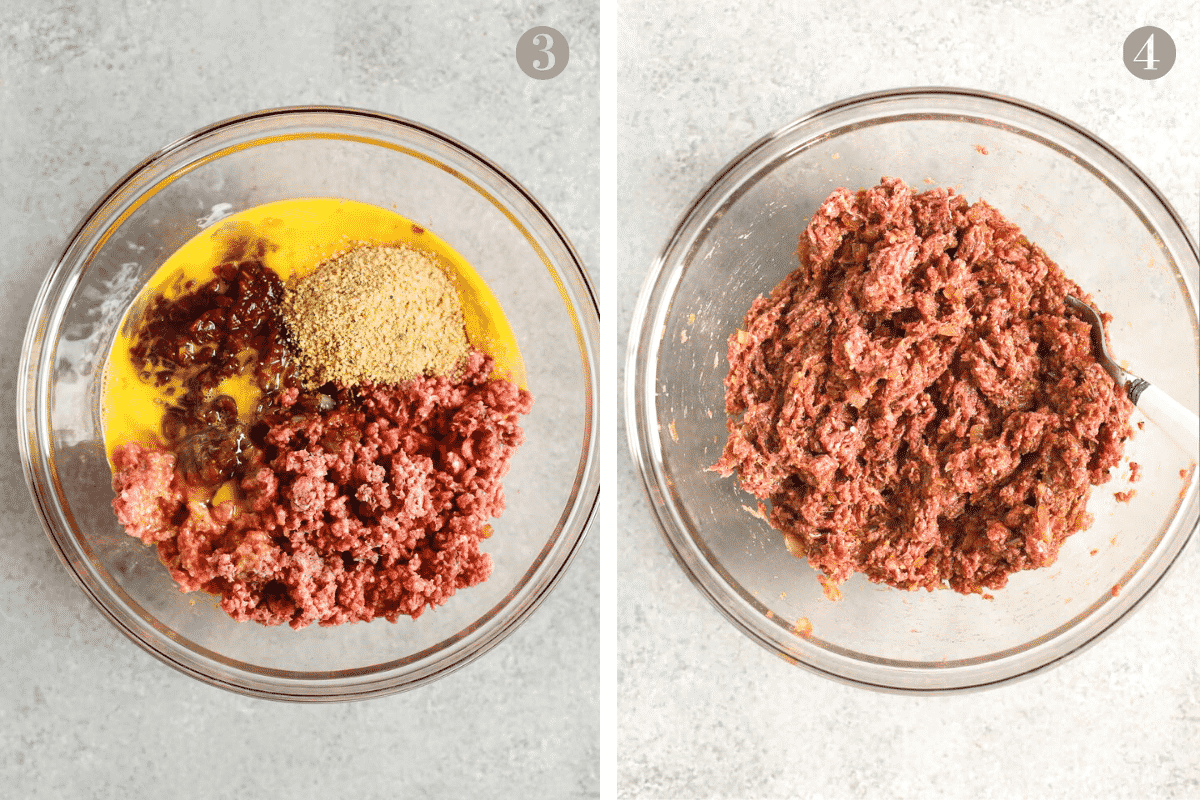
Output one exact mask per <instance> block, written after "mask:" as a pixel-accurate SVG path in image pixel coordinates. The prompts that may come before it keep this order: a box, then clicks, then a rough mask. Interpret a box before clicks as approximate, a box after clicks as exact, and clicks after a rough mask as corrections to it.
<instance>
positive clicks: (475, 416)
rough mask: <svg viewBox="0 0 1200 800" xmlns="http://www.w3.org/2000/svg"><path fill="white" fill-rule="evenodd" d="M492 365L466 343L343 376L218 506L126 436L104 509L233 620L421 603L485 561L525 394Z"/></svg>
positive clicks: (343, 618)
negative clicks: (390, 377)
mask: <svg viewBox="0 0 1200 800" xmlns="http://www.w3.org/2000/svg"><path fill="white" fill-rule="evenodd" d="M492 363H493V362H492V359H491V358H490V357H487V356H484V355H483V354H481V353H479V352H472V354H471V356H470V358H469V360H468V363H467V366H466V368H465V370H464V375H463V376H462V377H461V379H460V380H459V381H458V382H451V381H450V380H448V379H446V378H442V377H418V378H414V379H412V380H409V381H406V382H404V383H401V384H396V385H378V386H373V385H370V384H367V385H364V386H361V387H357V388H355V389H353V390H351V389H341V390H339V391H338V393H337V394H336V396H335V397H334V398H333V399H334V405H333V407H332V408H329V409H328V410H323V411H299V410H297V411H296V412H295V413H290V414H284V415H282V417H281V418H280V419H275V420H274V421H272V422H271V425H270V430H269V432H267V434H266V440H267V442H268V443H269V445H270V447H271V448H273V451H272V452H270V453H269V454H268V457H267V461H266V463H267V466H265V467H262V468H261V469H259V470H258V471H257V473H255V474H253V475H251V476H250V477H247V478H245V479H243V480H242V481H241V489H242V493H243V497H242V498H241V499H240V500H239V501H238V502H236V503H235V502H232V501H231V502H225V503H221V504H219V505H217V506H216V507H215V508H214V507H212V506H210V504H209V503H208V502H207V501H206V498H195V497H193V498H189V490H188V488H187V486H186V485H185V484H184V483H183V482H182V481H181V478H180V475H179V473H178V471H176V470H175V469H174V460H175V457H174V456H173V455H172V454H171V453H169V452H165V451H160V450H156V449H153V448H147V447H145V446H143V445H140V444H137V443H130V444H126V445H124V446H122V447H121V448H119V449H118V450H117V451H116V453H115V455H114V467H115V471H114V478H113V488H114V490H116V492H117V495H118V496H117V499H116V500H115V501H114V502H113V507H114V509H115V510H116V512H117V517H118V519H119V520H120V521H121V523H122V525H124V526H125V528H126V530H127V532H128V533H129V534H130V535H132V536H136V537H137V538H140V539H141V540H142V541H143V542H145V543H147V544H157V546H158V552H159V556H160V558H161V559H162V561H163V563H164V564H166V566H167V568H168V569H170V571H171V575H172V577H174V579H175V580H176V581H177V582H178V583H179V586H180V588H181V589H182V590H183V591H185V592H187V591H197V590H199V591H204V592H210V593H212V594H216V595H219V596H220V597H221V607H222V608H223V609H224V610H225V611H226V612H227V613H228V614H229V615H230V616H231V617H233V618H234V619H237V620H255V621H257V622H261V623H263V624H266V625H279V624H283V623H287V624H289V625H291V626H292V627H293V628H302V627H304V626H306V625H309V624H311V623H313V622H318V623H320V624H322V625H336V624H339V623H344V622H358V621H369V620H371V619H373V618H375V617H385V618H387V619H388V620H391V621H393V622H394V621H396V620H397V619H398V618H399V617H400V616H403V615H408V616H412V617H417V616H419V615H420V614H421V613H422V612H423V611H424V610H425V609H426V608H430V607H435V606H438V605H441V604H442V603H444V602H445V601H446V600H447V599H448V598H449V597H450V596H451V595H453V594H454V593H455V591H456V590H458V589H461V588H463V587H467V586H474V585H476V584H479V583H481V582H482V581H484V580H486V579H487V577H488V576H489V575H490V574H491V571H492V562H491V558H490V557H489V556H488V555H487V554H486V553H483V552H481V551H480V549H479V544H480V541H481V540H483V539H485V538H487V537H488V536H489V535H490V534H491V526H490V525H489V524H488V522H489V520H490V519H491V518H493V517H496V516H499V514H500V512H501V511H502V510H503V509H504V493H503V489H502V487H501V478H502V477H503V476H504V474H505V473H506V472H507V471H508V466H509V460H510V458H511V457H512V454H513V453H514V452H515V450H516V448H517V446H518V445H519V444H521V442H522V441H523V440H524V434H523V432H522V431H521V428H520V426H519V425H518V417H519V415H521V414H526V413H528V412H529V410H530V408H531V406H532V403H533V398H532V396H531V395H530V394H529V392H527V391H524V390H522V389H520V388H518V387H517V385H516V384H514V383H512V382H510V381H506V380H489V379H488V375H489V374H490V372H491V370H492ZM289 399H291V400H293V401H294V397H293V398H289Z"/></svg>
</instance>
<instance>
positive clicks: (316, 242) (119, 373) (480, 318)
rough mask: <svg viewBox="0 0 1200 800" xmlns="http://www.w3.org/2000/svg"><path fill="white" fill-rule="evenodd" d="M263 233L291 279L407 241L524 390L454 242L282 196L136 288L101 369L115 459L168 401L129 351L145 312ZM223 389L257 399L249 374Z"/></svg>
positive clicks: (508, 342) (202, 237)
mask: <svg viewBox="0 0 1200 800" xmlns="http://www.w3.org/2000/svg"><path fill="white" fill-rule="evenodd" d="M259 241H262V242H266V243H267V248H266V253H265V254H264V255H263V256H262V262H263V264H264V265H265V266H267V267H268V268H270V269H271V270H273V271H274V272H275V273H276V274H277V275H279V277H280V279H281V280H283V281H285V282H286V281H287V280H288V279H290V278H293V277H296V278H301V277H304V276H305V275H307V274H309V273H310V272H312V271H313V270H314V269H315V268H316V267H317V266H318V265H319V264H320V263H321V262H323V261H327V260H328V259H330V258H332V257H333V256H336V255H338V254H339V253H343V252H345V251H346V250H349V249H350V248H351V247H353V246H355V245H357V244H363V243H368V244H382V245H387V244H409V245H412V246H413V247H417V248H420V249H421V250H424V251H425V252H427V253H430V254H431V255H433V256H434V257H435V258H436V259H437V260H438V262H439V263H440V264H441V266H442V268H443V269H445V271H446V274H447V275H448V276H449V277H450V280H451V282H452V283H453V284H454V288H455V290H456V291H457V292H458V298H459V301H460V302H461V303H462V308H463V318H464V321H465V327H466V332H467V339H468V340H469V341H470V343H471V346H472V347H474V348H475V349H476V350H480V351H482V352H484V353H487V354H488V355H490V356H492V358H494V359H495V360H496V365H495V369H494V371H493V372H492V377H493V378H507V379H508V380H511V381H513V382H515V383H516V384H518V385H519V386H520V387H521V388H526V385H525V364H524V362H523V361H522V360H521V353H520V351H519V350H518V349H517V341H516V337H515V336H514V335H513V332H512V328H511V327H510V326H509V324H508V320H507V319H505V317H504V311H503V309H501V307H500V302H499V301H498V300H497V299H496V297H495V295H493V294H492V292H491V290H490V289H488V287H487V284H485V283H484V282H483V279H482V278H481V277H479V274H478V273H477V272H475V270H474V269H472V267H471V265H470V264H468V263H467V262H466V261H465V260H464V259H463V258H462V256H460V255H459V254H458V253H456V252H454V249H453V248H452V247H450V245H448V244H447V243H446V242H444V241H442V240H441V239H439V238H438V237H437V236H435V235H434V234H432V233H430V232H429V231H427V230H424V229H423V228H421V227H420V226H419V225H417V224H415V223H414V222H413V221H412V220H409V219H406V218H404V217H402V216H400V215H399V214H396V213H395V212H392V211H387V210H385V209H382V208H378V207H376V206H372V205H367V204H366V203H358V202H354V201H352V200H336V199H323V198H321V199H304V200H282V201H280V202H277V203H268V204H266V205H261V206H256V207H255V208H250V209H247V210H245V211H242V212H239V213H237V214H234V215H233V216H231V217H229V218H228V219H226V220H223V221H222V222H220V223H218V224H217V225H215V226H213V227H211V228H208V229H207V230H204V231H202V232H201V233H199V234H197V235H196V236H195V237H193V238H192V239H191V240H190V241H189V242H188V243H187V244H185V245H184V246H183V247H181V248H179V250H177V251H176V252H175V253H174V254H172V256H171V257H170V258H168V259H167V260H166V262H165V263H164V264H163V265H162V267H161V268H159V270H158V272H156V273H155V274H154V277H153V278H151V279H150V281H149V283H147V285H146V286H145V287H144V288H143V289H142V292H141V294H139V295H138V299H137V300H136V301H135V302H134V304H133V306H132V307H131V308H130V310H129V313H128V314H126V317H125V320H124V321H123V322H122V324H121V330H120V331H119V332H118V334H117V338H116V340H115V341H114V342H113V348H112V352H111V353H110V354H109V358H108V365H107V369H106V372H105V376H104V402H103V406H102V412H101V413H102V418H103V420H104V445H105V448H106V450H107V452H108V458H109V461H110V463H111V461H112V454H113V451H114V450H116V449H117V448H118V447H120V446H121V445H123V444H125V443H127V442H132V441H137V442H142V443H151V442H154V441H157V440H158V439H159V429H160V426H161V424H162V418H163V414H164V413H165V412H166V409H167V407H168V405H169V404H170V402H171V398H170V396H168V394H167V393H166V390H167V389H169V388H171V384H168V385H167V386H163V387H155V386H154V385H153V384H150V383H147V382H145V381H143V380H142V379H141V378H140V377H139V376H138V374H137V371H136V370H135V369H134V366H133V359H132V357H131V355H130V351H131V348H132V347H133V344H134V336H135V335H136V333H137V326H138V323H139V322H140V318H141V313H142V310H143V309H145V308H146V307H147V306H148V305H149V302H150V300H152V299H153V298H154V297H156V296H157V295H159V294H162V295H164V296H165V297H166V298H167V299H168V300H173V299H174V298H176V297H177V296H179V294H180V293H181V292H183V291H186V288H185V284H187V283H188V282H189V281H195V283H196V285H199V284H202V283H205V282H207V281H209V280H211V279H212V278H214V277H215V273H214V272H213V269H214V268H215V267H217V266H219V265H220V264H221V263H223V262H224V261H227V260H230V257H231V255H232V256H234V257H236V255H237V254H240V253H241V252H244V250H245V247H246V243H247V242H250V243H255V242H259ZM175 388H178V387H175ZM218 388H219V391H220V392H222V393H224V394H228V395H229V396H230V397H232V398H233V399H234V400H236V401H237V404H238V410H239V412H240V414H242V415H245V414H248V413H249V412H250V410H251V409H253V408H254V406H255V404H256V403H257V401H258V389H257V388H256V387H255V386H254V385H253V379H252V377H249V376H239V377H234V378H230V379H228V380H226V381H225V382H224V383H222V384H221V386H220V387H218Z"/></svg>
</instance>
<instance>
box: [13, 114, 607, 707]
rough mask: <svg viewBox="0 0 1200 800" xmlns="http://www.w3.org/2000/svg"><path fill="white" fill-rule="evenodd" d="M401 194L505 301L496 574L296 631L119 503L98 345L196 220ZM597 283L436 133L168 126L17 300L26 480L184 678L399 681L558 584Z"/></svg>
mask: <svg viewBox="0 0 1200 800" xmlns="http://www.w3.org/2000/svg"><path fill="white" fill-rule="evenodd" d="M301 197H335V198H345V199H349V200H358V201H361V202H365V203H370V204H373V205H376V206H380V207H383V208H387V209H391V210H394V211H396V212H398V213H400V214H402V215H403V216H406V217H408V218H409V219H412V220H414V221H415V222H418V223H420V224H422V225H424V226H426V227H427V228H428V229H429V230H431V231H433V232H434V233H436V234H437V235H438V236H440V237H441V238H442V239H444V240H445V241H447V242H448V243H449V244H450V245H451V246H452V247H454V248H455V249H456V250H457V251H458V252H459V253H460V254H461V255H462V256H463V257H464V258H465V259H466V260H467V262H468V263H470V264H471V265H472V266H473V267H474V268H475V269H476V271H477V272H478V273H479V274H480V275H481V276H482V278H483V279H484V280H485V281H486V282H487V284H488V285H489V286H490V287H491V289H492V291H493V292H494V293H495V294H496V296H497V298H498V299H499V300H500V302H501V304H502V305H503V307H504V311H505V314H506V316H507V317H508V320H509V323H510V324H511V325H512V328H513V330H514V332H515V334H516V339H517V342H518V344H519V346H520V349H521V353H522V355H523V357H524V361H525V365H526V369H527V376H528V386H529V389H530V391H531V392H532V393H533V395H534V397H535V403H534V408H533V411H532V413H530V414H529V415H528V416H527V417H524V418H523V419H522V422H521V424H522V427H523V428H524V429H525V432H526V435H527V440H526V442H525V444H524V445H523V446H522V447H521V448H520V449H519V450H518V451H517V454H516V455H515V457H514V458H513V461H512V465H511V470H510V472H509V473H508V475H507V476H506V477H505V479H504V489H505V494H506V497H507V499H508V507H507V509H506V510H505V512H504V514H503V516H501V517H500V518H499V519H497V520H494V521H493V525H494V528H495V535H494V536H492V537H491V538H490V539H489V540H488V541H487V542H486V544H485V545H484V548H483V549H484V550H485V551H487V552H489V553H490V554H491V555H492V559H493V561H494V563H495V571H494V573H493V574H492V576H491V578H490V579H488V580H487V581H486V582H485V583H483V584H482V585H480V586H476V587H473V588H469V589H464V590H461V591H459V592H458V593H457V594H456V595H455V596H454V597H453V598H451V599H450V600H449V601H448V602H447V604H446V605H444V606H442V607H440V608H437V609H434V610H431V611H427V612H426V613H425V614H424V615H423V616H422V617H421V618H420V619H417V620H412V619H408V618H401V620H400V622H399V623H396V624H392V623H388V622H386V621H383V620H377V621H375V622H373V623H370V624H357V625H345V626H339V627H333V628H319V627H317V626H312V627H310V628H306V629H303V630H300V631H294V630H292V629H290V628H287V627H283V628H265V627H262V626H260V625H257V624H255V623H245V622H243V623H239V622H234V621H232V620H230V619H229V618H228V617H227V616H226V615H225V614H224V612H222V611H221V609H220V608H219V607H218V606H217V604H216V599H215V598H214V597H212V596H210V595H203V594H199V593H196V594H188V595H185V594H182V593H181V592H180V591H179V590H178V588H177V587H176V586H175V584H174V582H173V581H172V579H171V578H170V576H169V575H168V573H167V571H166V569H165V568H164V567H163V566H162V564H161V563H159V561H158V558H157V556H156V554H155V552H154V550H153V549H151V548H148V547H145V546H143V545H142V544H141V543H140V542H139V541H137V540H135V539H132V538H131V537H129V536H126V535H125V533H124V532H123V531H122V529H121V527H120V526H119V525H118V523H117V520H116V518H115V516H114V515H113V513H112V510H111V507H110V503H111V501H112V499H113V492H112V488H111V485H110V481H111V473H110V471H109V467H108V463H107V460H106V458H105V451H104V446H103V433H102V430H101V422H100V389H101V381H102V375H103V370H104V364H105V359H106V356H107V354H108V352H109V348H110V346H111V344H112V342H113V337H114V334H115V333H116V330H117V327H118V325H119V323H120V321H121V319H122V316H123V315H124V313H125V311H126V309H127V308H128V307H129V305H130V302H131V301H132V300H133V298H134V297H135V296H136V294H137V292H138V290H139V289H140V288H141V286H142V285H143V284H144V283H145V282H146V280H147V279H148V278H149V277H150V276H151V275H153V274H154V272H155V270H157V269H158V267H159V266H160V265H161V264H162V263H163V261H164V260H165V259H166V258H167V257H168V256H169V255H171V253H173V252H174V251H175V250H176V249H177V248H179V247H180V246H181V245H182V244H184V243H185V242H186V241H188V240H189V239H190V238H192V236H194V235H195V234H196V233H197V232H198V231H199V230H200V229H201V228H203V227H206V226H207V225H210V224H213V223H214V222H215V221H216V220H217V219H219V218H220V217H222V216H226V215H228V214H232V213H235V212H237V211H241V210H243V209H245V208H249V207H252V206H257V205H261V204H263V203H268V202H272V201H276V200H284V199H290V198H301ZM598 336H599V315H598V310H597V305H596V299H595V294H594V292H593V290H592V287H591V285H590V283H589V280H588V276H587V273H586V271H585V270H584V267H583V264H582V262H581V261H580V259H579V257H578V255H577V254H576V253H575V251H574V250H573V249H572V247H571V244H570V242H568V240H567V237H566V236H565V235H564V234H563V232H562V231H561V230H560V229H559V227H558V226H557V225H556V224H555V222H554V220H552V219H551V218H550V215H549V214H548V213H547V212H546V210H545V209H543V208H542V207H541V205H539V204H538V202H537V200H535V199H534V198H533V197H532V196H531V195H530V194H529V192H528V191H526V190H525V189H524V188H522V187H521V185H520V184H518V183H517V182H516V181H515V180H513V179H512V178H511V177H509V176H508V175H507V174H505V172H504V171H503V170H501V169H500V168H499V167H497V166H496V165H494V164H492V163H491V162H489V161H488V160H487V159H486V158H484V157H483V156H480V155H479V154H477V153H475V152H474V151H472V150H471V149H470V148H468V147H466V146H464V145H462V144H460V143H458V142H455V141H454V140H452V139H450V138H449V137H447V136H445V135H443V134H441V133H438V132H437V131H434V130H431V129H429V128H426V127H424V126H421V125H418V124H416V123H413V122H409V121H406V120H403V119H398V118H396V117H391V116H388V115H385V114H379V113H373V112H367V111H359V110H353V109H338V108H325V107H305V108H285V109H279V110H272V111H264V112H259V113H254V114H249V115H246V116H241V117H237V118H234V119H231V120H228V121H225V122H221V123H218V124H216V125H213V126H211V127H208V128H205V129H203V130H200V131H197V132H196V133H194V134H192V135H190V136H187V137H185V138H184V139H181V140H180V141H178V142H176V143H174V144H172V145H170V146H169V147H167V148H165V149H164V150H162V151H161V152H159V153H156V154H155V155H153V156H151V157H150V158H148V159H146V160H145V161H144V162H142V163H141V164H140V165H138V166H137V167H136V168H135V169H134V170H133V171H132V172H130V173H129V174H128V175H126V176H125V177H124V178H122V179H121V180H120V181H118V182H117V183H116V185H114V186H113V187H112V188H111V189H110V190H109V191H108V192H107V193H106V194H105V195H104V196H103V197H102V198H101V199H100V201H99V202H98V203H97V204H96V206H95V207H94V208H93V209H92V210H91V211H90V212H89V213H88V215H87V217H86V218H85V219H84V220H83V222H82V223H81V224H80V225H79V227H78V229H76V231H75V232H74V234H73V235H72V236H71V238H70V241H69V243H68V244H67V247H66V249H65V251H64V252H63V255H62V257H61V258H60V259H59V260H58V262H57V263H56V264H55V265H54V267H53V269H52V270H51V271H50V274H49V275H48V276H47V278H46V281H45V283H44V285H43V286H42V289H41V292H40V293H39V294H38V297H37V300H36V302H35V304H34V308H33V312H32V314H31V316H30V321H29V328H28V331H27V332H26V336H25V342H24V349H23V352H22V357H21V365H20V377H19V381H18V389H17V415H18V423H19V426H20V430H21V432H22V436H21V442H20V446H21V455H22V459H23V462H24V468H25V476H26V480H27V482H28V484H29V488H30V491H31V492H32V494H33V498H34V502H35V504H36V506H37V508H38V511H39V513H40V515H41V518H42V521H43V523H44V525H45V528H46V530H47V532H48V534H49V536H50V539H51V541H52V542H53V543H54V546H55V548H56V549H57V550H58V553H59V556H60V557H61V558H62V560H63V563H65V564H66V565H67V568H68V569H69V570H70V571H71V573H72V575H74V577H75V579H76V580H77V581H78V583H79V585H80V586H82V587H83V589H84V591H85V592H87V594H88V596H89V597H90V598H91V599H92V601H93V602H94V603H95V604H96V605H97V607H99V608H100V610H101V611H102V612H104V614H105V615H106V616H107V617H108V618H109V619H110V620H111V621H112V622H113V624H115V625H116V626H117V627H118V628H120V630H121V631H123V632H124V633H125V634H126V635H128V636H129V637H130V638H131V639H133V641H135V642H136V643H137V644H139V645H141V646H142V647H143V648H144V649H146V650H147V651H149V652H150V653H151V654H153V655H155V656H157V657H158V658H160V659H161V660H163V661H165V662H166V663H168V664H170V665H171V666H173V667H176V668H178V669H180V670H181V671H183V672H185V673H187V674H189V675H192V676H193V677H196V678H199V679H201V680H204V681H207V682H209V683H212V684H215V685H217V686H221V687H224V688H227V689H231V690H235V691H239V692H243V693H246V694H251V695H258V696H263V697H270V698H276V699H288V700H342V699H354V698H363V697H370V696H374V695H381V694H387V693H390V692H395V691H399V690H402V689H407V688H411V687H414V686H417V685H419V684H422V683H425V682H428V681H430V680H433V679H435V678H438V677H440V676H442V675H445V674H447V673H448V672H450V671H451V670H453V669H455V668H457V667H460V666H462V665H463V664H465V663H467V662H468V661H470V660H471V659H473V658H475V657H477V656H479V655H480V654H482V653H483V652H485V651H486V650H488V649H489V648H490V647H492V646H493V645H495V644H496V643H497V642H499V641H500V640H501V639H503V638H504V637H505V636H506V635H507V634H509V633H511V632H512V631H513V630H514V629H515V628H516V626H517V625H518V624H519V623H520V622H521V621H522V620H524V619H525V618H526V617H527V616H528V615H529V614H530V612H532V611H533V609H534V608H536V607H537V605H538V603H539V602H540V601H541V600H542V599H544V598H545V597H546V595H547V593H548V592H549V591H550V590H551V589H552V588H553V587H554V585H555V583H556V582H557V581H558V579H559V577H560V576H561V575H562V573H563V571H564V570H565V569H566V568H567V566H568V564H569V563H570V561H571V559H572V557H573V556H574V555H575V553H576V552H577V550H578V548H579V545H580V542H581V541H582V539H583V536H584V533H585V531H586V529H587V527H588V525H589V523H590V522H591V519H592V517H593V515H594V513H595V509H596V499H597V495H598V488H599V473H598V467H597V464H596V450H597V448H596V444H597V430H596V420H595V408H596V401H597V391H598V389H597V368H596V358H597V341H598Z"/></svg>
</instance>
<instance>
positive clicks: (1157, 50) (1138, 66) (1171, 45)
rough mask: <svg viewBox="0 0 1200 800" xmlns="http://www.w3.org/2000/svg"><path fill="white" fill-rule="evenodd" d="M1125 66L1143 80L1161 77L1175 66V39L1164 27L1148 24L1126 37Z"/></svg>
mask: <svg viewBox="0 0 1200 800" xmlns="http://www.w3.org/2000/svg"><path fill="white" fill-rule="evenodd" d="M1122 56H1123V57H1124V59H1125V67H1126V68H1127V69H1128V70H1129V71H1130V72H1131V73H1133V74H1134V75H1135V76H1137V77H1139V78H1141V79H1142V80H1146V81H1152V80H1154V79H1155V78H1161V77H1162V76H1163V75H1166V74H1167V73H1168V72H1170V71H1171V67H1173V66H1175V41H1174V40H1173V39H1171V35H1170V34H1168V33H1167V32H1166V31H1164V30H1163V29H1162V28H1155V27H1154V26H1152V25H1147V26H1146V27H1144V28H1138V29H1137V30H1136V31H1134V32H1133V33H1131V34H1129V36H1127V37H1126V38H1125V46H1124V48H1123V50H1122Z"/></svg>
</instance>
